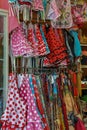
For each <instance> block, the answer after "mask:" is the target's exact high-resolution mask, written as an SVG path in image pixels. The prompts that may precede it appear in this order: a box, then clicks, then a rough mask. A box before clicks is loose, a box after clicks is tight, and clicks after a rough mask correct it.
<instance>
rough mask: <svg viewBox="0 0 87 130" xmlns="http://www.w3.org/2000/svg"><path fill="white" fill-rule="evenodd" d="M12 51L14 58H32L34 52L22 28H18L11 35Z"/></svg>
mask: <svg viewBox="0 0 87 130" xmlns="http://www.w3.org/2000/svg"><path fill="white" fill-rule="evenodd" d="M11 50H12V54H13V56H15V57H17V56H23V55H26V54H28V55H30V56H32V53H33V50H32V47H31V46H30V44H29V43H28V41H27V39H26V37H25V35H24V32H23V30H22V28H21V27H18V28H16V29H15V30H14V31H13V33H12V35H11Z"/></svg>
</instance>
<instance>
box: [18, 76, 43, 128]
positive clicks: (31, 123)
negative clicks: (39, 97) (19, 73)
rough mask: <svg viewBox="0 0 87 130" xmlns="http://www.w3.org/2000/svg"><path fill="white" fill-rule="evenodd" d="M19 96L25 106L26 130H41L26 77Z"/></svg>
mask: <svg viewBox="0 0 87 130" xmlns="http://www.w3.org/2000/svg"><path fill="white" fill-rule="evenodd" d="M20 96H21V97H22V98H23V100H24V101H25V102H26V105H27V128H26V130H43V128H42V125H41V119H40V116H39V114H38V112H37V108H36V104H35V101H34V97H33V94H32V91H31V88H30V86H29V78H28V76H24V79H23V82H22V84H21V87H20Z"/></svg>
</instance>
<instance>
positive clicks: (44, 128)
mask: <svg viewBox="0 0 87 130" xmlns="http://www.w3.org/2000/svg"><path fill="white" fill-rule="evenodd" d="M32 82H33V85H34V91H35V97H36V104H37V107H38V109H39V112H40V114H41V116H42V118H41V120H42V122H43V130H50V128H49V125H48V122H47V120H46V116H45V112H44V109H43V105H42V102H41V99H40V94H39V90H38V86H37V83H36V78H35V76H34V75H32Z"/></svg>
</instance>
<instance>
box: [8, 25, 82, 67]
mask: <svg viewBox="0 0 87 130" xmlns="http://www.w3.org/2000/svg"><path fill="white" fill-rule="evenodd" d="M10 41H11V42H10V46H11V48H10V49H11V54H12V55H13V56H14V57H19V56H23V57H40V56H42V57H44V60H43V64H44V66H47V65H48V66H49V65H59V64H61V63H65V64H66V65H67V64H69V63H72V62H74V59H75V58H76V57H79V56H80V55H81V47H80V41H79V38H78V33H77V32H76V31H75V30H70V31H69V32H68V31H66V30H61V29H55V28H53V27H52V26H45V25H40V26H39V25H38V24H35V25H33V24H31V23H30V24H29V25H28V27H27V26H26V25H25V24H24V23H23V24H21V25H20V26H19V27H18V28H16V29H15V30H14V31H13V32H12V34H11V37H10ZM78 48H79V49H78Z"/></svg>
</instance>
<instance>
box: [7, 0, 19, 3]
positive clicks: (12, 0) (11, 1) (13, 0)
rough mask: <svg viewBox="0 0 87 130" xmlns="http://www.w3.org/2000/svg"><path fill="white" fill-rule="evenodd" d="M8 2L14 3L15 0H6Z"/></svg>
mask: <svg viewBox="0 0 87 130" xmlns="http://www.w3.org/2000/svg"><path fill="white" fill-rule="evenodd" d="M8 1H9V2H10V3H14V2H16V1H17V0H8Z"/></svg>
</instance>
